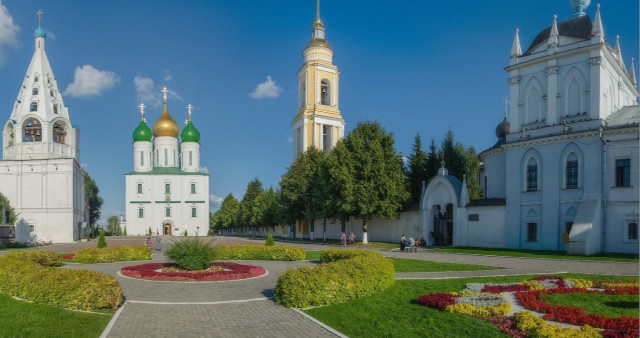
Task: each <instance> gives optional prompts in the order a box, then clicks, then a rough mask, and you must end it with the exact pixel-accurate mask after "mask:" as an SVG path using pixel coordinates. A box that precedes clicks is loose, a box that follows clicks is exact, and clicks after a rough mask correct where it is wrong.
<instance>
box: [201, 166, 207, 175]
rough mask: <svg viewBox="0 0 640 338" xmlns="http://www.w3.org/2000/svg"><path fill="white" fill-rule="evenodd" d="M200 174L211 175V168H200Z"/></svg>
mask: <svg viewBox="0 0 640 338" xmlns="http://www.w3.org/2000/svg"><path fill="white" fill-rule="evenodd" d="M200 172H201V173H203V174H208V173H209V168H207V167H200Z"/></svg>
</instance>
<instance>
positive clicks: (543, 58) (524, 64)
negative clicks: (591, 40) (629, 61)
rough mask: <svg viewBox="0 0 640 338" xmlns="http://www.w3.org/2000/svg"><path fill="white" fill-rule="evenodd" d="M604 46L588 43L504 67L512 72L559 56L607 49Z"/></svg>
mask: <svg viewBox="0 0 640 338" xmlns="http://www.w3.org/2000/svg"><path fill="white" fill-rule="evenodd" d="M602 47H604V43H598V44H594V45H588V46H584V47H577V48H574V49H569V50H565V51H561V52H558V53H554V54H550V55H543V56H541V57H538V58H534V59H530V60H527V61H522V62H520V63H516V64H513V65H510V66H507V67H505V68H504V69H505V70H506V71H508V72H511V71H514V70H516V69H520V68H524V67H529V66H532V65H536V64H538V63H543V62H547V61H549V60H554V59H559V58H562V57H566V56H569V55H574V54H579V53H584V52H585V51H592V50H596V49H605V48H602Z"/></svg>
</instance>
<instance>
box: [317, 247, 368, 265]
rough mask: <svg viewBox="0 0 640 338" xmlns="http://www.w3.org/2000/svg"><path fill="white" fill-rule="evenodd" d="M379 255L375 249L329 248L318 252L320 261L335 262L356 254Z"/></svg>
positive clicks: (356, 255)
mask: <svg viewBox="0 0 640 338" xmlns="http://www.w3.org/2000/svg"><path fill="white" fill-rule="evenodd" d="M375 255H379V254H378V253H377V252H375V251H363V250H354V249H330V250H323V251H322V252H321V253H320V261H321V262H322V263H330V262H336V261H339V260H343V259H349V258H353V257H358V256H367V257H371V256H375Z"/></svg>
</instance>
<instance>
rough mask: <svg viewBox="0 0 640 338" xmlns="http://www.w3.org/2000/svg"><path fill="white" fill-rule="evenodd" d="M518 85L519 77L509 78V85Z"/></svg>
mask: <svg viewBox="0 0 640 338" xmlns="http://www.w3.org/2000/svg"><path fill="white" fill-rule="evenodd" d="M519 83H520V76H514V77H510V78H509V84H510V85H517V84H519Z"/></svg>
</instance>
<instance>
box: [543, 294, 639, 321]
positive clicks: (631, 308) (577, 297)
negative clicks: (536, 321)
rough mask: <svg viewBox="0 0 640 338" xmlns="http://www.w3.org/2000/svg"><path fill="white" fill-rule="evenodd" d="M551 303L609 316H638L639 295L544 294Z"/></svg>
mask: <svg viewBox="0 0 640 338" xmlns="http://www.w3.org/2000/svg"><path fill="white" fill-rule="evenodd" d="M542 298H544V299H546V300H547V302H548V303H549V304H555V305H565V306H575V307H579V308H582V309H584V310H585V312H586V313H595V314H599V315H601V316H607V317H613V318H615V317H620V316H631V317H638V295H607V294H585V293H570V294H566V295H542Z"/></svg>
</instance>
